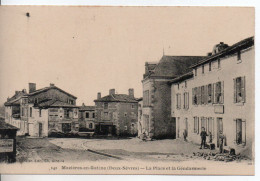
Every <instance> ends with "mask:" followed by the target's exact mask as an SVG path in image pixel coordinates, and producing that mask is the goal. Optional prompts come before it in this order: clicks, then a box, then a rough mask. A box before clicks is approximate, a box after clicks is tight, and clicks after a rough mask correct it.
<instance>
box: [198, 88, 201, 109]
mask: <svg viewBox="0 0 260 181" xmlns="http://www.w3.org/2000/svg"><path fill="white" fill-rule="evenodd" d="M200 104H201V87H198V105H200Z"/></svg>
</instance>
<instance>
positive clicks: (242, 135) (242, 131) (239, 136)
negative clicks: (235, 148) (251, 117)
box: [235, 119, 246, 145]
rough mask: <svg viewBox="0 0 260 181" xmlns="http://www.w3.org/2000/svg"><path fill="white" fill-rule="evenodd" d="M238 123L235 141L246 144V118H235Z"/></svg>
mask: <svg viewBox="0 0 260 181" xmlns="http://www.w3.org/2000/svg"><path fill="white" fill-rule="evenodd" d="M235 124H236V130H235V133H236V136H235V142H236V144H238V145H246V120H244V119H235Z"/></svg>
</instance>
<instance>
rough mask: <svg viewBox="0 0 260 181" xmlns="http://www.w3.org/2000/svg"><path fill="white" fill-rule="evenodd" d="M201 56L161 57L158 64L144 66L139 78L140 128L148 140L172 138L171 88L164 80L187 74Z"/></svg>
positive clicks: (173, 128)
mask: <svg viewBox="0 0 260 181" xmlns="http://www.w3.org/2000/svg"><path fill="white" fill-rule="evenodd" d="M202 58H203V57H201V56H165V55H164V56H163V57H162V58H161V60H160V61H159V62H158V63H148V62H146V63H145V73H144V76H143V80H142V84H143V109H142V114H143V118H142V119H143V125H142V129H143V130H144V131H145V132H146V133H148V135H147V136H148V137H150V138H167V137H170V138H173V137H175V130H176V129H175V122H174V120H172V119H171V86H170V84H168V81H169V80H171V79H173V78H176V77H178V76H180V75H182V74H183V73H186V72H187V71H188V68H189V67H190V66H191V65H192V64H195V63H197V62H198V61H199V60H201V59H202Z"/></svg>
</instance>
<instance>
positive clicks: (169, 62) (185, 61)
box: [148, 55, 205, 78]
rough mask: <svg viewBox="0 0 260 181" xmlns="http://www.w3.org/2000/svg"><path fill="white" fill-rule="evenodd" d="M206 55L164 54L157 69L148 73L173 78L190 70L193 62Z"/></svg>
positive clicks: (152, 75)
mask: <svg viewBox="0 0 260 181" xmlns="http://www.w3.org/2000/svg"><path fill="white" fill-rule="evenodd" d="M203 58H205V56H166V55H164V56H162V58H161V60H160V61H159V63H158V64H157V65H156V67H155V69H154V70H153V71H152V72H151V73H150V74H149V75H148V76H151V77H165V78H167V77H168V78H173V77H177V76H180V75H182V74H184V73H187V72H189V71H190V70H189V67H190V66H191V65H192V64H195V63H198V62H199V61H200V60H202V59H203Z"/></svg>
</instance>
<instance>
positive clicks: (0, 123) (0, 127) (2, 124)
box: [0, 120, 18, 130]
mask: <svg viewBox="0 0 260 181" xmlns="http://www.w3.org/2000/svg"><path fill="white" fill-rule="evenodd" d="M8 129H14V130H18V128H17V127H15V126H12V125H10V124H8V123H6V122H4V121H3V120H0V130H8Z"/></svg>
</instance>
